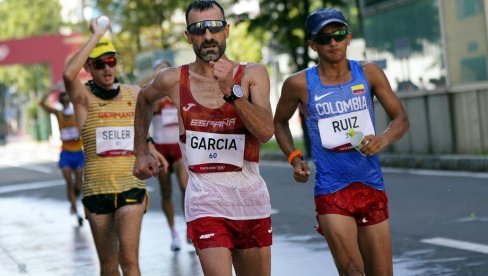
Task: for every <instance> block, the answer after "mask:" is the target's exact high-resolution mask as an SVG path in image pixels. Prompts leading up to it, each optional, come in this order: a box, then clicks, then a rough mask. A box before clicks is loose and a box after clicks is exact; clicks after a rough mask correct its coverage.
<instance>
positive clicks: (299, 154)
mask: <svg viewBox="0 0 488 276" xmlns="http://www.w3.org/2000/svg"><path fill="white" fill-rule="evenodd" d="M295 157H300V158H302V159H303V156H302V151H301V150H299V149H297V150H295V151H294V152H292V153H290V155H289V156H288V163H290V165H291V162H293V159H295Z"/></svg>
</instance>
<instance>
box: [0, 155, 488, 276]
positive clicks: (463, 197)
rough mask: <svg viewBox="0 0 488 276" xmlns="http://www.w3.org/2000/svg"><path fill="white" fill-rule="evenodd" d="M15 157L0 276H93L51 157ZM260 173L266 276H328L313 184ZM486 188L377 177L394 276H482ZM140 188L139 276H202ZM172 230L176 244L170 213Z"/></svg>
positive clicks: (428, 174)
mask: <svg viewBox="0 0 488 276" xmlns="http://www.w3.org/2000/svg"><path fill="white" fill-rule="evenodd" d="M48 150H49V149H48ZM18 151H19V150H17V152H11V151H6V150H3V151H2V148H1V147H0V208H1V209H2V212H1V213H0V221H1V222H2V223H1V224H0V275H17V274H18V275H95V274H97V269H98V264H97V261H96V253H95V251H94V248H93V242H92V240H91V235H90V232H89V229H88V227H87V226H83V227H81V228H79V227H77V226H76V222H75V219H74V218H73V217H70V216H69V214H68V203H67V200H66V199H65V189H64V184H63V181H62V180H61V179H60V174H59V172H58V170H57V168H56V163H55V160H56V158H57V156H56V155H50V154H46V153H45V152H44V151H43V149H40V148H38V147H35V148H29V149H28V150H26V153H19V152H18ZM22 154H25V156H24V155H22ZM43 154H44V155H46V156H44V157H43ZM261 173H262V175H263V177H264V178H265V179H266V180H267V183H268V188H269V192H270V195H271V200H272V207H273V215H272V220H273V235H274V244H273V247H272V275H276V276H282V275H283V276H288V275H290V276H291V275H336V272H335V268H334V265H333V261H332V258H331V256H330V252H329V251H328V250H327V246H326V244H325V242H324V240H323V238H322V237H321V236H319V235H318V234H316V232H315V230H314V225H315V224H316V221H315V214H314V206H313V194H312V193H313V179H311V180H309V182H308V183H305V184H298V183H294V182H293V180H292V177H291V170H290V168H289V166H287V165H286V164H284V163H280V162H263V164H262V166H261ZM487 180H488V174H483V173H463V172H445V171H422V170H399V169H388V168H386V169H385V182H386V187H387V193H388V196H389V200H390V216H391V219H390V222H391V229H392V237H393V249H394V272H395V275H400V276H402V275H408V276H410V275H480V276H481V275H488V234H487V229H488V227H487V226H488V197H487V195H488V181H487ZM148 188H149V190H150V191H151V203H150V208H149V211H148V213H147V214H146V216H145V218H144V224H143V232H142V235H141V250H140V251H141V269H142V272H143V275H172V276H190V275H191V276H194V275H202V274H201V270H200V268H199V262H198V258H197V257H196V255H195V253H194V250H193V248H192V246H191V245H188V244H184V246H183V249H182V250H181V251H180V252H178V253H174V252H171V250H170V249H169V239H168V236H169V232H168V231H167V229H166V224H165V221H164V217H163V215H162V212H161V209H160V203H159V200H160V199H159V189H158V186H157V183H156V181H155V180H154V179H153V180H150V181H148ZM174 190H175V191H174V200H175V203H176V204H177V206H179V193H178V191H177V189H176V187H175V188H174ZM176 222H177V229H178V231H179V232H180V236H184V231H185V224H184V220H183V217H182V212H181V210H179V209H178V210H177V218H176Z"/></svg>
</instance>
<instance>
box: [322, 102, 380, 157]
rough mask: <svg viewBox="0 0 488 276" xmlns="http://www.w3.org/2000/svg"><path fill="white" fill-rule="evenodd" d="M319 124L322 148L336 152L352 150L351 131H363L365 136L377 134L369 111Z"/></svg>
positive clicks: (361, 111)
mask: <svg viewBox="0 0 488 276" xmlns="http://www.w3.org/2000/svg"><path fill="white" fill-rule="evenodd" d="M318 124H319V132H320V140H321V142H322V146H323V147H324V148H326V149H331V150H335V151H346V150H350V149H351V148H352V146H351V145H350V143H351V141H350V137H349V135H347V132H348V131H349V130H351V129H354V130H355V131H361V132H362V133H364V135H365V136H366V135H370V134H373V135H374V134H375V130H374V126H373V121H372V120H371V116H369V112H368V110H367V109H364V110H360V111H355V112H350V113H347V114H341V115H338V116H334V117H330V118H324V119H319V122H318Z"/></svg>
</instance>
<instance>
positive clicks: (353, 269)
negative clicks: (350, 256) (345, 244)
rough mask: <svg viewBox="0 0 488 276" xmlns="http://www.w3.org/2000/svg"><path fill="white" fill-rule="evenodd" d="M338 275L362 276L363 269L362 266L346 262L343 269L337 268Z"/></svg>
mask: <svg viewBox="0 0 488 276" xmlns="http://www.w3.org/2000/svg"><path fill="white" fill-rule="evenodd" d="M338 270H339V275H341V276H363V275H364V268H363V266H362V265H359V264H356V263H354V262H348V263H347V265H346V266H344V267H338Z"/></svg>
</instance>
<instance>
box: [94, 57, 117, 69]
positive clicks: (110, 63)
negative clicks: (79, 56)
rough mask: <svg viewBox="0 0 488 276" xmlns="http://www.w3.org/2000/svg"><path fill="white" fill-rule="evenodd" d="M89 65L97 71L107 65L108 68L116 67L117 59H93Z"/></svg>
mask: <svg viewBox="0 0 488 276" xmlns="http://www.w3.org/2000/svg"><path fill="white" fill-rule="evenodd" d="M90 64H91V65H92V66H93V68H95V69H97V70H102V69H105V65H108V67H110V68H113V67H114V66H115V65H117V58H116V57H108V58H100V59H94V60H92V61H90Z"/></svg>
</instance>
